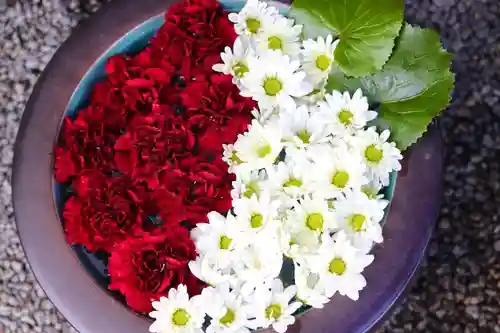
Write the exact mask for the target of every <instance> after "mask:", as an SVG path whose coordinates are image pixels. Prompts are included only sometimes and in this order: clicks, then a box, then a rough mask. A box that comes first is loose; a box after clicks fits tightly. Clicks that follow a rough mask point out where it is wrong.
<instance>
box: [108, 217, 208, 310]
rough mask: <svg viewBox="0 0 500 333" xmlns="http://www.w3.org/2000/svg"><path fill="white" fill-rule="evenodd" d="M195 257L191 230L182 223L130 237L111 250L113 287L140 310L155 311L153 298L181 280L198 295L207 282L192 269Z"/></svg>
mask: <svg viewBox="0 0 500 333" xmlns="http://www.w3.org/2000/svg"><path fill="white" fill-rule="evenodd" d="M195 258H196V250H195V246H194V243H193V241H192V240H191V238H190V237H189V232H188V231H187V230H186V229H184V228H182V227H180V226H170V227H168V228H165V229H164V230H162V231H161V232H155V233H147V234H144V235H143V236H142V237H140V238H129V239H127V240H126V241H124V242H122V243H121V244H119V245H118V246H117V247H116V248H115V249H114V250H113V251H112V252H111V257H110V258H109V264H108V271H109V275H110V277H111V283H110V285H109V289H111V290H117V291H120V292H121V293H122V294H123V295H124V296H125V298H126V301H127V304H128V305H129V306H130V307H131V308H132V309H134V310H136V311H138V312H149V311H151V310H152V306H151V302H152V301H156V300H158V299H159V298H160V297H161V296H167V295H168V291H169V289H170V288H175V287H177V286H178V285H179V284H181V283H182V284H185V285H186V286H187V288H188V292H189V294H190V295H191V296H194V295H197V294H199V293H200V292H201V289H202V288H203V287H204V286H205V284H204V283H203V282H201V281H200V280H198V279H197V278H196V277H195V276H194V275H193V274H191V272H190V271H189V267H188V263H189V261H191V260H194V259H195Z"/></svg>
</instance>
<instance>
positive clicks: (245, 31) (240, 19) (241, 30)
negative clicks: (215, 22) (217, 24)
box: [228, 0, 278, 36]
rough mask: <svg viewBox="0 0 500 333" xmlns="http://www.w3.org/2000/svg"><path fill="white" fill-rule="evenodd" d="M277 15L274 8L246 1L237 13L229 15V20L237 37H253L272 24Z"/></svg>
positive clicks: (255, 1) (265, 4) (251, 0)
mask: <svg viewBox="0 0 500 333" xmlns="http://www.w3.org/2000/svg"><path fill="white" fill-rule="evenodd" d="M277 14H278V10H277V9H276V8H275V7H271V6H270V7H268V6H267V3H265V2H262V1H258V0H248V1H247V2H246V4H245V6H244V7H243V8H242V9H241V10H240V12H239V13H230V14H229V16H228V17H229V20H230V21H231V22H233V23H234V29H235V30H236V32H237V33H238V34H239V35H248V36H255V35H256V34H258V33H261V32H262V31H264V30H265V29H266V28H267V27H269V26H271V25H272V24H273V23H274V19H275V17H276V15H277Z"/></svg>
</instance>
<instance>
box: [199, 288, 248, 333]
mask: <svg viewBox="0 0 500 333" xmlns="http://www.w3.org/2000/svg"><path fill="white" fill-rule="evenodd" d="M202 296H203V297H204V298H205V299H206V302H207V303H206V304H207V314H208V315H209V316H210V317H211V318H212V319H211V320H210V325H209V326H208V327H207V330H206V333H249V332H250V330H249V329H248V328H247V326H248V311H247V308H246V302H245V301H244V299H243V296H242V295H241V293H240V290H239V288H232V290H231V289H230V286H229V285H228V284H221V285H219V286H217V287H215V288H213V287H209V288H205V289H204V290H203V293H202Z"/></svg>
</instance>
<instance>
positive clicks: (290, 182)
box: [283, 178, 302, 187]
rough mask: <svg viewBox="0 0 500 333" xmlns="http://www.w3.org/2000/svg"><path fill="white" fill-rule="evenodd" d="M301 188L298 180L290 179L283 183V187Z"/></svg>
mask: <svg viewBox="0 0 500 333" xmlns="http://www.w3.org/2000/svg"><path fill="white" fill-rule="evenodd" d="M293 186H295V187H301V186H302V182H301V181H300V179H297V178H290V179H288V180H287V181H286V182H285V183H283V187H293Z"/></svg>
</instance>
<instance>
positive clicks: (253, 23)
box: [247, 17, 260, 34]
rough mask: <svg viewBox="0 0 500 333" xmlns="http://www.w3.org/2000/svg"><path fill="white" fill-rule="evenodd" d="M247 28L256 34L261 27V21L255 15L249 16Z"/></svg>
mask: <svg viewBox="0 0 500 333" xmlns="http://www.w3.org/2000/svg"><path fill="white" fill-rule="evenodd" d="M247 28H248V31H249V32H250V33H252V34H256V33H257V32H258V31H259V29H260V21H259V20H258V19H256V18H254V17H249V18H247Z"/></svg>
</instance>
